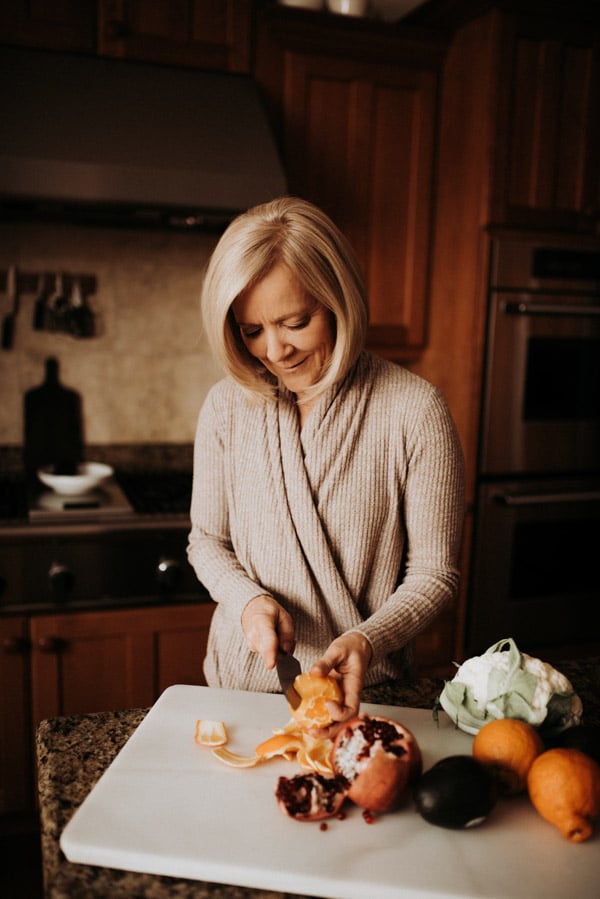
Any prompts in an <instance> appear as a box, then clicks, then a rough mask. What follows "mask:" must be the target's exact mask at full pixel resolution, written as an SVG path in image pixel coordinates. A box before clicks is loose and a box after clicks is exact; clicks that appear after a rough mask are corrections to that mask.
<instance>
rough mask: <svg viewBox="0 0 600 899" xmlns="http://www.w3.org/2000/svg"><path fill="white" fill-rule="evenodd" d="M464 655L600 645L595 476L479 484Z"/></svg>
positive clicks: (599, 488)
mask: <svg viewBox="0 0 600 899" xmlns="http://www.w3.org/2000/svg"><path fill="white" fill-rule="evenodd" d="M476 533H477V536H476V543H475V553H474V565H473V571H472V579H471V598H472V603H471V608H470V615H469V639H468V644H469V654H476V655H478V654H479V653H480V652H482V651H483V650H484V649H486V648H487V647H488V646H490V645H491V644H492V643H494V642H495V641H496V640H499V639H501V638H502V637H514V638H515V639H516V640H517V643H518V645H519V646H521V648H523V649H524V650H525V651H529V650H531V649H533V648H535V647H536V646H537V647H552V646H560V645H567V644H577V643H588V642H592V641H593V640H599V639H600V628H599V627H598V611H599V609H600V578H599V575H598V547H599V541H600V477H598V478H595V477H594V478H584V479H572V478H565V479H557V478H552V479H545V478H544V479H541V480H537V479H534V478H532V479H523V480H507V481H496V480H494V481H489V482H484V483H482V484H480V486H479V491H478V503H477V523H476Z"/></svg>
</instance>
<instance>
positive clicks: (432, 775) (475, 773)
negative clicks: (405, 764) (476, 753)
mask: <svg viewBox="0 0 600 899" xmlns="http://www.w3.org/2000/svg"><path fill="white" fill-rule="evenodd" d="M413 798H414V801H415V805H416V807H417V811H418V812H419V814H420V815H421V816H422V817H423V818H424V819H425V820H426V821H428V822H429V823H430V824H435V825H437V826H438V827H449V828H452V829H456V830H459V829H462V828H465V827H475V826H476V825H477V824H481V823H482V822H483V821H484V820H485V819H486V818H487V816H488V815H489V813H490V812H491V810H492V809H493V807H494V805H495V804H496V799H497V787H496V784H495V782H494V779H493V777H492V776H491V774H490V773H489V771H488V770H487V769H486V768H485V767H484V765H482V763H481V762H479V761H477V759H475V758H473V757H472V756H470V755H451V756H447V757H446V758H444V759H441V761H439V762H437V763H436V764H435V765H433V767H431V768H429V770H427V771H425V773H424V774H422V775H421V777H420V778H419V780H418V781H417V783H416V785H415V788H414V790H413Z"/></svg>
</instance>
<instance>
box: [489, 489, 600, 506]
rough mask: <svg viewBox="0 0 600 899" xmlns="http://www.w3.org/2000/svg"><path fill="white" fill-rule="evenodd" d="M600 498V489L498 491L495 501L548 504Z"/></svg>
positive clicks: (580, 501)
mask: <svg viewBox="0 0 600 899" xmlns="http://www.w3.org/2000/svg"><path fill="white" fill-rule="evenodd" d="M598 500H600V490H581V491H572V492H570V493H496V494H494V502H496V503H498V504H499V505H501V506H547V505H550V504H552V503H590V502H597V501H598Z"/></svg>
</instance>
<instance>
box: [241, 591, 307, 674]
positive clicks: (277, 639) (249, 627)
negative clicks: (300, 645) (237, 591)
mask: <svg viewBox="0 0 600 899" xmlns="http://www.w3.org/2000/svg"><path fill="white" fill-rule="evenodd" d="M242 629H243V631H244V635H245V637H246V642H247V644H248V648H249V649H250V652H257V653H259V655H261V656H262V659H263V661H264V663H265V665H266V667H267V668H274V667H275V661H276V659H277V650H278V649H282V650H283V651H284V652H293V651H294V646H295V643H296V639H295V635H294V622H293V621H292V617H291V615H290V614H289V612H286V610H285V609H284V608H283V606H281V605H280V604H279V603H278V602H277V600H275V599H273V597H272V596H269V595H267V594H261V595H260V596H255V597H254V598H253V599H251V600H250V602H249V603H248V604H247V605H246V607H245V609H244V611H243V612H242Z"/></svg>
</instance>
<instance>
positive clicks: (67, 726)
mask: <svg viewBox="0 0 600 899" xmlns="http://www.w3.org/2000/svg"><path fill="white" fill-rule="evenodd" d="M556 667H558V668H559V669H560V670H561V671H563V672H564V674H566V675H567V677H569V679H570V680H571V682H572V684H573V686H574V688H575V690H576V691H577V692H578V693H579V695H580V696H581V699H582V701H583V705H584V712H585V721H586V723H591V724H600V657H596V658H592V659H583V660H579V661H568V662H562V663H557V665H556ZM442 686H443V681H442V680H440V679H437V678H424V679H421V680H419V681H418V682H417V684H415V685H414V686H413V687H406V686H399V685H397V684H394V683H388V684H384V685H381V686H378V687H372V688H369V689H366V690H365V691H364V694H363V699H364V701H365V702H372V703H377V704H383V705H397V706H405V707H412V708H421V709H431V708H432V706H433V704H434V701H435V698H436V697H437V696H438V695H439V692H440V690H441V688H442ZM147 712H148V709H133V710H125V711H115V712H107V713H97V714H88V715H78V716H69V717H63V718H52V719H48V720H46V721H43V722H42V723H41V725H40V727H39V729H38V733H37V763H38V778H39V794H40V817H41V829H42V853H43V865H44V882H45V889H46V897H47V899H67V897H68V899H84V897H86V899H87V897H106V896H110V897H115V899H119V897H133V896H138V897H142V896H144V897H152V899H162V897H167V896H168V897H174V896H177V897H183V899H205V897H223V899H242V897H254V899H283V897H286V899H290V897H291V895H292V894H290V893H289V892H288V893H281V892H273V891H269V890H257V889H246V888H243V887H239V886H224V885H223V884H212V883H205V882H199V881H190V880H179V879H175V878H172V877H164V876H155V875H150V874H139V873H133V872H128V871H121V870H116V869H111V868H100V867H94V866H89V865H80V864H71V863H69V862H68V861H67V860H66V858H65V857H64V855H63V853H62V852H61V850H60V846H59V839H60V835H61V833H62V831H63V829H64V827H65V825H66V824H67V822H68V821H69V819H70V818H71V816H72V815H73V813H74V812H75V810H76V808H78V806H79V805H80V804H81V803H82V802H83V800H84V799H85V797H86V796H87V794H88V793H89V791H90V790H91V789H92V787H93V786H94V784H95V783H96V782H97V780H98V779H99V778H100V776H101V775H102V774H103V772H104V771H105V770H106V768H107V767H108V766H109V765H110V764H111V762H112V760H113V759H114V758H115V756H116V755H117V753H118V752H119V751H120V749H121V747H122V746H123V745H124V744H125V742H126V741H127V740H128V738H129V737H130V736H131V735H132V733H133V732H134V731H135V729H136V728H137V727H138V725H139V724H140V723H141V721H142V720H143V719H144V717H145V716H146V714H147ZM294 895H296V894H294Z"/></svg>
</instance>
